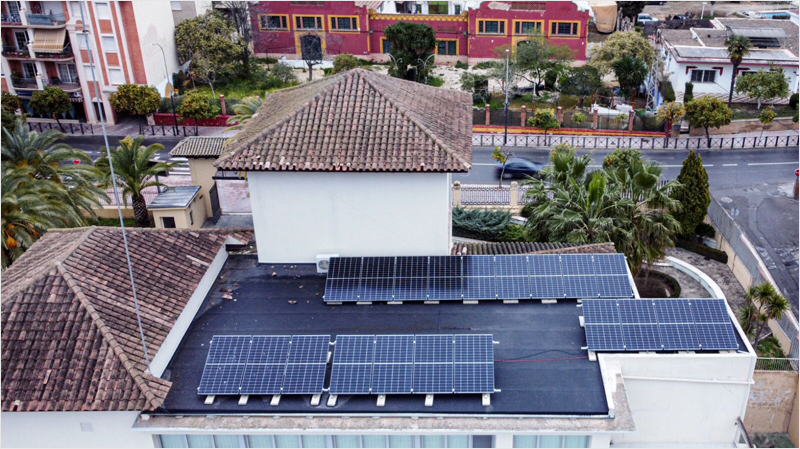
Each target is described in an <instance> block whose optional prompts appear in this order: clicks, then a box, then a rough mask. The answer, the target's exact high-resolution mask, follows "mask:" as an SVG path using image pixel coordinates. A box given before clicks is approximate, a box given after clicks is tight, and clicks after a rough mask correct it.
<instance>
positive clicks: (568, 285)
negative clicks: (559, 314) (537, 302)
mask: <svg viewBox="0 0 800 449" xmlns="http://www.w3.org/2000/svg"><path fill="white" fill-rule="evenodd" d="M563 282H564V295H565V296H566V297H567V298H596V297H597V281H596V279H595V277H594V275H580V276H564V277H563Z"/></svg>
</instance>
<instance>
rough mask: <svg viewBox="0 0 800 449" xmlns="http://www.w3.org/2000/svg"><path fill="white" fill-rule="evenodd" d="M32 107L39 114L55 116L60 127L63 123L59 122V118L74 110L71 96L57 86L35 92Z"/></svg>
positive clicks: (32, 96) (32, 97)
mask: <svg viewBox="0 0 800 449" xmlns="http://www.w3.org/2000/svg"><path fill="white" fill-rule="evenodd" d="M30 106H31V107H32V108H33V110H34V111H36V113H37V114H42V115H54V116H55V117H56V122H58V123H59V126H61V122H60V121H59V120H58V116H59V115H61V114H64V113H65V112H69V110H70V109H72V103H70V101H69V95H67V93H66V92H64V91H63V90H62V89H61V88H60V87H55V86H48V87H45V88H44V90H37V91H36V92H34V93H33V95H31V102H30Z"/></svg>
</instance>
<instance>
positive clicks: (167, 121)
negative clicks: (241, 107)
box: [153, 112, 233, 126]
mask: <svg viewBox="0 0 800 449" xmlns="http://www.w3.org/2000/svg"><path fill="white" fill-rule="evenodd" d="M231 117H233V116H232V115H218V116H216V117H214V118H203V119H200V120H197V126H233V124H230V125H229V124H227V123H226V122H227V120H228V119H229V118H231ZM153 119H154V120H155V122H156V125H165V126H172V125H174V124H175V119H174V117H173V115H172V113H163V112H156V113H155V114H153ZM178 125H181V126H195V121H194V120H192V119H184V118H183V117H181V116H180V115H178Z"/></svg>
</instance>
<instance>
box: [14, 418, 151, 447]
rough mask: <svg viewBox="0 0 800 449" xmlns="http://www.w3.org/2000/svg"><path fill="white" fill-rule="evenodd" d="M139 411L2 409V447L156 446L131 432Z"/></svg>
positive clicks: (149, 439)
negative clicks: (9, 410) (10, 410)
mask: <svg viewBox="0 0 800 449" xmlns="http://www.w3.org/2000/svg"><path fill="white" fill-rule="evenodd" d="M138 415H139V413H138V412H3V413H2V414H0V446H2V447H82V448H92V447H108V448H126V447H139V448H151V447H155V444H154V443H153V437H152V436H150V435H148V434H144V433H138V432H131V426H132V425H133V422H134V421H135V420H136V417H137V416H138Z"/></svg>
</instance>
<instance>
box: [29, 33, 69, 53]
mask: <svg viewBox="0 0 800 449" xmlns="http://www.w3.org/2000/svg"><path fill="white" fill-rule="evenodd" d="M66 35H67V29H66V28H60V29H57V30H39V29H36V30H33V44H32V45H33V51H35V52H38V53H61V52H62V51H64V38H65V37H66Z"/></svg>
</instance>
